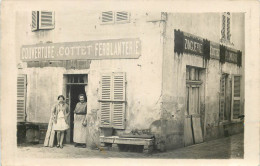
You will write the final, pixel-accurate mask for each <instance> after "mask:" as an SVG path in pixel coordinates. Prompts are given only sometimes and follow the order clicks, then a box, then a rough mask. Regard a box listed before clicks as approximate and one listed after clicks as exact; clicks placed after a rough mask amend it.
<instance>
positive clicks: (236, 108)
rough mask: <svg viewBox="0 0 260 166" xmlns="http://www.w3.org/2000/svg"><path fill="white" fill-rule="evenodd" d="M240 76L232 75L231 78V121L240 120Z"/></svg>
mask: <svg viewBox="0 0 260 166" xmlns="http://www.w3.org/2000/svg"><path fill="white" fill-rule="evenodd" d="M240 88H241V76H239V75H234V76H233V77H232V104H231V120H234V121H236V120H240V119H239V116H240V114H241V113H240V111H241V89H240Z"/></svg>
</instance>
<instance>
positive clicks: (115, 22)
mask: <svg viewBox="0 0 260 166" xmlns="http://www.w3.org/2000/svg"><path fill="white" fill-rule="evenodd" d="M105 12H112V15H113V20H112V21H110V22H103V13H105ZM119 12H126V13H127V16H128V17H127V18H128V19H127V20H121V21H117V13H119ZM130 17H131V13H130V12H128V11H103V12H101V13H100V19H99V20H100V24H101V25H107V24H123V23H130V20H131V18H130Z"/></svg>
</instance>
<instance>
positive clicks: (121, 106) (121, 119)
mask: <svg viewBox="0 0 260 166" xmlns="http://www.w3.org/2000/svg"><path fill="white" fill-rule="evenodd" d="M112 120H113V128H115V129H125V103H124V102H114V103H113V115H112Z"/></svg>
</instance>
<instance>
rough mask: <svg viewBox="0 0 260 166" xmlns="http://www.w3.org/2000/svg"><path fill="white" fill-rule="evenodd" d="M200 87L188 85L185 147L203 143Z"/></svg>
mask: <svg viewBox="0 0 260 166" xmlns="http://www.w3.org/2000/svg"><path fill="white" fill-rule="evenodd" d="M199 92H200V85H192V84H187V86H186V102H187V103H186V112H185V121H184V145H185V146H189V145H192V144H196V143H201V142H203V138H202V129H201V121H200V93H199Z"/></svg>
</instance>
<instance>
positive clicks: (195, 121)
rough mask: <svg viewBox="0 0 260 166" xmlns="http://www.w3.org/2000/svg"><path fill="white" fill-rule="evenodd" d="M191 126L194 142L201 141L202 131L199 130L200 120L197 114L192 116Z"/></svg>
mask: <svg viewBox="0 0 260 166" xmlns="http://www.w3.org/2000/svg"><path fill="white" fill-rule="evenodd" d="M192 127H193V133H194V134H193V135H194V142H195V144H197V143H201V142H203V138H202V131H201V122H200V117H199V116H195V115H193V116H192Z"/></svg>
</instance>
